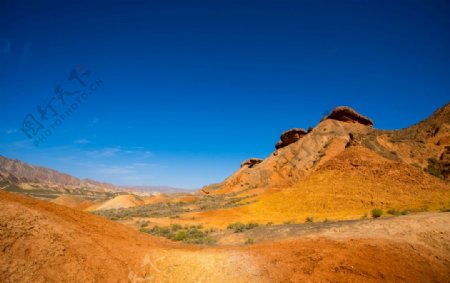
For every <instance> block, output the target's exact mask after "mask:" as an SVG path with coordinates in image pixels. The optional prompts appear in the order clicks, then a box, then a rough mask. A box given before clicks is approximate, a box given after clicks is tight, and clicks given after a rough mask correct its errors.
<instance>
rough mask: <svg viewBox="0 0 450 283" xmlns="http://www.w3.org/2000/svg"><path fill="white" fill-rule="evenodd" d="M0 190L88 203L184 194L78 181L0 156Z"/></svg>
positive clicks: (151, 187) (166, 188) (169, 190)
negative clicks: (70, 197)
mask: <svg viewBox="0 0 450 283" xmlns="http://www.w3.org/2000/svg"><path fill="white" fill-rule="evenodd" d="M0 189H2V190H5V191H11V192H16V193H22V194H26V195H30V196H33V197H37V198H41V199H54V198H57V197H58V196H60V195H65V194H68V195H74V196H78V197H82V198H86V199H91V200H99V199H100V200H103V199H110V198H112V197H114V196H117V195H120V194H128V193H133V192H135V193H139V192H141V193H149V194H152V193H178V192H188V191H187V190H183V189H179V188H173V187H165V186H116V185H113V184H110V183H105V182H98V181H95V180H91V179H79V178H76V177H74V176H71V175H69V174H66V173H61V172H58V171H56V170H53V169H50V168H46V167H42V166H35V165H30V164H28V163H25V162H22V161H20V160H17V159H10V158H7V157H4V156H0Z"/></svg>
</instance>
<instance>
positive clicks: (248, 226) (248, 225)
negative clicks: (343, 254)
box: [245, 222, 259, 230]
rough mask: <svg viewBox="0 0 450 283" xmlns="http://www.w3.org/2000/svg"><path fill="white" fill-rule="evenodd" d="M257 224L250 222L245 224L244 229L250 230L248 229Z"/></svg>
mask: <svg viewBox="0 0 450 283" xmlns="http://www.w3.org/2000/svg"><path fill="white" fill-rule="evenodd" d="M258 226H259V224H258V223H254V222H250V223H248V224H247V225H246V226H245V229H247V230H250V229H253V228H256V227H258Z"/></svg>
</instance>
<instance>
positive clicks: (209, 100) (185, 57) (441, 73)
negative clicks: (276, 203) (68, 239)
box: [0, 0, 450, 188]
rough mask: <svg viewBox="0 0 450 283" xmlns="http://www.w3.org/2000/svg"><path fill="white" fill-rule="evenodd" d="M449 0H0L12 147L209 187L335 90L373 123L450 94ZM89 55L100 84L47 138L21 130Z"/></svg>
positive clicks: (51, 159) (65, 165) (137, 178)
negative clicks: (35, 141) (40, 141)
mask: <svg viewBox="0 0 450 283" xmlns="http://www.w3.org/2000/svg"><path fill="white" fill-rule="evenodd" d="M449 15H450V2H449V1H444V0H442V1H412V0H408V1H406V0H405V1H362V0H361V1H312V0H310V1H275V0H274V1H261V0H259V1H229V0H227V1H219V0H213V1H202V2H197V1H177V2H176V1H167V0H166V1H104V2H102V1H28V2H27V1H20V0H1V1H0V97H1V109H0V154H1V155H4V156H7V157H12V158H18V159H21V160H23V161H26V162H30V163H33V164H39V165H44V166H48V167H52V168H54V169H57V170H60V171H63V172H67V173H70V174H73V175H75V176H77V177H82V178H84V177H89V178H93V179H97V180H101V181H109V182H112V183H116V184H128V185H170V186H178V187H184V188H197V187H201V186H202V185H205V184H208V183H211V182H217V181H221V180H222V179H223V178H225V177H227V176H228V175H230V174H231V173H232V172H233V171H234V170H236V169H237V168H238V167H239V163H240V162H241V161H242V160H244V159H246V158H248V157H253V156H255V157H261V158H264V157H266V156H267V155H269V154H270V153H271V152H272V151H273V149H274V145H275V143H276V141H277V140H278V137H279V134H280V133H281V132H282V131H284V130H286V129H289V128H292V127H303V128H307V127H309V126H314V125H316V124H317V123H318V121H319V120H320V119H321V117H322V115H323V114H324V113H325V112H327V111H329V110H331V109H332V108H333V107H335V106H338V105H348V106H351V107H354V108H356V109H357V110H358V111H359V112H361V113H363V114H365V115H367V116H369V117H371V118H373V119H374V121H375V126H376V127H377V128H383V129H396V128H402V127H407V126H409V125H411V124H414V123H416V122H418V121H420V120H422V119H424V118H425V117H427V116H428V115H430V114H431V113H432V112H433V111H434V110H436V109H437V108H439V107H441V106H442V105H444V104H445V103H447V102H448V101H449V98H450V95H449V93H450V52H449V50H450V17H449ZM77 65H83V66H85V67H86V68H88V69H89V70H91V72H92V75H93V76H95V77H98V78H100V79H101V80H102V82H103V84H102V86H101V87H100V88H99V89H98V90H97V91H96V92H95V93H94V94H93V95H91V96H90V97H89V99H88V100H86V101H85V102H84V103H83V104H82V105H81V106H80V107H79V108H78V110H77V111H76V112H75V113H73V115H71V116H70V117H68V118H67V119H66V120H65V121H64V122H63V123H62V124H61V125H60V126H59V127H58V128H57V129H56V130H55V131H54V132H53V133H52V135H51V136H50V137H49V138H48V139H47V140H46V141H45V142H44V143H43V144H41V145H40V146H39V147H35V146H33V143H32V141H31V140H30V139H28V138H27V136H26V135H25V134H24V133H23V132H22V131H21V130H20V129H21V127H22V123H23V121H24V118H25V116H26V115H27V114H28V113H36V107H37V106H38V105H40V104H41V103H42V102H43V101H44V100H47V101H48V100H49V99H50V98H52V97H53V96H54V95H55V92H54V89H55V86H56V85H58V84H60V83H61V82H65V81H66V79H67V78H68V75H69V73H70V71H71V70H72V69H73V68H74V67H75V66H77Z"/></svg>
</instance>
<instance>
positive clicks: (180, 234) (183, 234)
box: [171, 230, 188, 241]
mask: <svg viewBox="0 0 450 283" xmlns="http://www.w3.org/2000/svg"><path fill="white" fill-rule="evenodd" d="M187 237H188V232H187V231H186V230H178V231H177V232H176V233H175V235H173V236H172V237H171V239H172V240H174V241H183V240H186V238H187Z"/></svg>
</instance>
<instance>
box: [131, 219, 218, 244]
mask: <svg viewBox="0 0 450 283" xmlns="http://www.w3.org/2000/svg"><path fill="white" fill-rule="evenodd" d="M201 228H202V226H201V225H192V226H187V225H185V226H184V227H183V226H181V225H179V224H172V225H170V226H169V227H160V226H158V225H156V226H155V227H153V228H151V229H148V228H141V229H140V231H141V232H144V233H147V234H151V235H154V236H161V237H165V238H167V239H171V240H172V241H183V242H185V243H189V244H213V243H215V242H216V239H214V238H212V237H210V236H209V235H208V233H209V232H208V231H205V232H203V231H202V230H200V229H201Z"/></svg>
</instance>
